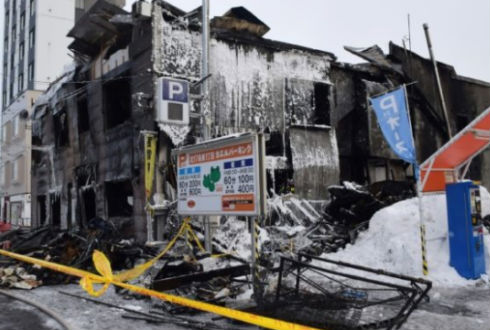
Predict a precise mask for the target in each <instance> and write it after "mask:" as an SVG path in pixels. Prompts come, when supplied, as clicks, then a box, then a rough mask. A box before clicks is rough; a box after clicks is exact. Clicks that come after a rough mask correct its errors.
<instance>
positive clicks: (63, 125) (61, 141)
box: [53, 109, 69, 148]
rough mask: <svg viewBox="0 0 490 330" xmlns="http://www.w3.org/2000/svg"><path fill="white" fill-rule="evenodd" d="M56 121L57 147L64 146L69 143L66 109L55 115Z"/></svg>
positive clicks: (54, 119) (55, 135)
mask: <svg viewBox="0 0 490 330" xmlns="http://www.w3.org/2000/svg"><path fill="white" fill-rule="evenodd" d="M53 121H54V137H55V141H54V142H55V146H56V148H60V147H64V146H67V145H68V144H69V136H68V115H67V114H66V109H63V110H61V111H60V112H58V113H57V114H55V115H53Z"/></svg>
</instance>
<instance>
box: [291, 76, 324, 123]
mask: <svg viewBox="0 0 490 330" xmlns="http://www.w3.org/2000/svg"><path fill="white" fill-rule="evenodd" d="M329 95H330V85H329V84H327V83H324V82H315V81H311V80H302V79H286V90H285V96H286V111H287V115H288V116H289V118H290V122H291V124H293V125H330V101H329Z"/></svg>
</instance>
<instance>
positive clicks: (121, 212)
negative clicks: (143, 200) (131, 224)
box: [104, 179, 134, 218]
mask: <svg viewBox="0 0 490 330" xmlns="http://www.w3.org/2000/svg"><path fill="white" fill-rule="evenodd" d="M104 191H105V201H106V210H107V217H108V218H127V217H132V216H133V213H134V204H133V205H131V204H129V203H128V201H127V199H128V197H130V196H132V197H133V203H134V190H133V185H132V182H131V180H130V179H127V180H119V181H106V182H105V183H104ZM117 194H121V195H120V196H118V195H117ZM125 204H126V205H125Z"/></svg>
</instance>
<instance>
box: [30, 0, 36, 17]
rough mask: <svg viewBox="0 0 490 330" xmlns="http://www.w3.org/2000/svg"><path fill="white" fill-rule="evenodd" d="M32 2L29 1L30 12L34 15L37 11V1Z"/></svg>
mask: <svg viewBox="0 0 490 330" xmlns="http://www.w3.org/2000/svg"><path fill="white" fill-rule="evenodd" d="M30 1H31V2H30V3H29V12H30V13H31V16H32V15H34V13H35V12H36V1H35V0H30Z"/></svg>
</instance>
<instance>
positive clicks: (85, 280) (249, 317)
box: [0, 249, 319, 330]
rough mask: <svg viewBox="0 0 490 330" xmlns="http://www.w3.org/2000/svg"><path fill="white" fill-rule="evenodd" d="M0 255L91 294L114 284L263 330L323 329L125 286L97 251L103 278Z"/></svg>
mask: <svg viewBox="0 0 490 330" xmlns="http://www.w3.org/2000/svg"><path fill="white" fill-rule="evenodd" d="M0 255H4V256H6V257H10V258H13V259H16V260H20V261H23V262H27V263H31V264H35V265H38V266H41V267H44V268H47V269H51V270H54V271H57V272H61V273H65V274H68V275H72V276H76V277H81V278H82V279H81V281H80V284H81V286H82V287H83V288H84V289H85V290H86V291H87V292H88V293H89V294H91V295H94V294H95V295H96V296H100V295H102V294H103V293H104V292H105V291H106V290H107V288H108V287H109V285H110V284H114V285H116V286H118V287H121V288H124V289H128V290H130V291H132V292H136V293H139V294H141V295H146V296H150V297H155V298H158V299H161V300H166V301H168V302H170V303H173V304H178V305H181V306H185V307H190V308H194V309H198V310H201V311H204V312H209V313H213V314H216V315H221V316H224V317H227V318H231V319H234V320H238V321H242V322H246V323H249V324H253V325H256V326H259V327H263V328H268V329H273V330H319V329H317V328H312V327H309V326H305V325H300V324H296V323H291V322H286V321H282V320H277V319H273V318H270V317H265V316H261V315H256V314H252V313H247V312H242V311H239V310H234V309H230V308H226V307H222V306H216V305H212V304H209V303H205V302H201V301H196V300H192V299H188V298H184V297H179V296H174V295H170V294H166V293H163V292H158V291H154V290H149V289H146V288H143V287H139V286H135V285H131V284H127V283H123V282H121V281H120V280H118V279H117V275H113V274H112V269H111V264H110V262H109V260H108V259H107V257H106V256H105V255H104V254H103V253H102V252H100V251H94V254H93V256H92V259H93V262H94V266H95V269H96V270H97V271H98V272H99V274H100V275H97V274H94V273H90V272H87V271H84V270H81V269H77V268H73V267H69V266H65V265H61V264H57V263H54V262H50V261H46V260H40V259H36V258H32V257H28V256H25V255H21V254H17V253H13V252H9V251H5V250H2V249H0ZM95 282H97V283H104V285H103V287H102V289H100V290H99V291H94V289H93V283H95Z"/></svg>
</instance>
